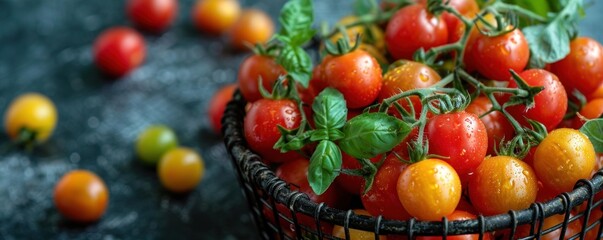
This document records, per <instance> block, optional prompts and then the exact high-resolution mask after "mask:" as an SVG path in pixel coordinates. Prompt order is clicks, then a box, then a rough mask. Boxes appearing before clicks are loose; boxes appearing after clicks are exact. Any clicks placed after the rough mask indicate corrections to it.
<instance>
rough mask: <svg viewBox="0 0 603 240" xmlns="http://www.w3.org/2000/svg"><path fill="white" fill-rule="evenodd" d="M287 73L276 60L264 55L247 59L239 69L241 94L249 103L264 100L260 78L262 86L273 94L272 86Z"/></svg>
mask: <svg viewBox="0 0 603 240" xmlns="http://www.w3.org/2000/svg"><path fill="white" fill-rule="evenodd" d="M286 73H287V72H286V71H285V69H284V68H283V67H281V66H280V65H278V64H277V63H276V61H275V60H274V58H272V57H268V56H262V55H251V56H249V57H248V58H246V59H245V60H244V61H243V63H241V66H240V67H239V73H238V77H237V78H238V81H239V86H240V88H241V94H243V97H245V99H246V100H247V101H248V102H254V101H257V100H258V99H261V98H262V94H260V90H259V82H260V80H259V79H260V78H262V86H264V88H265V89H266V90H268V92H272V86H273V85H274V82H276V80H277V79H278V77H279V76H280V75H285V74H286Z"/></svg>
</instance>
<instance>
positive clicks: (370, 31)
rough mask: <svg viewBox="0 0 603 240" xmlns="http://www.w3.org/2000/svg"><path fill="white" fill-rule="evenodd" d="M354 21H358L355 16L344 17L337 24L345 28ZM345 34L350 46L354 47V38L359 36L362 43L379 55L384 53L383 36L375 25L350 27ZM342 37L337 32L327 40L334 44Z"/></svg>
mask: <svg viewBox="0 0 603 240" xmlns="http://www.w3.org/2000/svg"><path fill="white" fill-rule="evenodd" d="M356 21H358V17H357V16H346V17H343V18H341V20H339V22H337V24H338V25H342V26H345V25H348V24H351V23H354V22H356ZM346 33H347V34H348V37H349V38H350V45H351V46H354V43H355V42H356V36H357V35H360V36H361V38H362V39H361V40H362V43H366V44H368V45H371V46H373V47H374V48H375V49H376V50H377V51H378V52H379V53H380V54H381V55H383V54H384V53H385V50H386V49H385V40H384V36H385V35H384V34H383V30H381V28H379V27H378V26H377V25H374V24H369V25H358V26H354V27H350V28H347V29H346ZM342 37H343V35H342V34H341V33H340V32H337V33H336V34H334V35H333V36H332V37H330V38H329V40H331V42H333V43H335V42H337V40H339V39H340V38H342ZM371 55H372V54H371Z"/></svg>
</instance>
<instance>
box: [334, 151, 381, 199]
mask: <svg viewBox="0 0 603 240" xmlns="http://www.w3.org/2000/svg"><path fill="white" fill-rule="evenodd" d="M341 155H342V162H341V168H342V169H349V170H360V169H361V168H362V165H361V164H360V163H359V162H358V160H356V159H355V158H354V157H352V156H350V155H348V154H346V153H344V152H342V153H341ZM380 160H381V155H379V156H376V157H374V158H371V159H370V161H371V162H373V163H377V162H379V161H380ZM335 182H336V183H337V184H338V185H339V186H341V188H342V189H343V190H345V191H347V192H348V193H351V194H354V195H360V193H362V191H363V190H364V186H363V185H364V179H363V178H362V177H360V176H354V175H348V174H339V176H337V178H335Z"/></svg>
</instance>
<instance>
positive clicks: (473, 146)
mask: <svg viewBox="0 0 603 240" xmlns="http://www.w3.org/2000/svg"><path fill="white" fill-rule="evenodd" d="M425 137H427V140H428V141H429V153H430V154H436V155H440V156H444V157H448V158H447V159H444V161H446V162H447V163H449V164H450V165H452V167H453V168H454V170H456V172H457V173H458V175H459V177H460V178H461V181H462V182H463V183H465V182H466V181H467V177H468V175H469V174H470V173H472V172H473V171H475V169H476V168H477V167H478V166H479V165H480V163H481V162H482V161H483V160H484V157H486V152H487V151H488V133H487V131H486V127H485V126H484V123H483V122H482V121H481V120H480V119H479V118H478V117H477V115H475V114H473V113H467V112H464V111H463V112H453V113H447V114H440V115H436V116H434V117H432V118H431V119H429V120H428V121H427V125H425Z"/></svg>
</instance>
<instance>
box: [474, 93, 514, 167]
mask: <svg viewBox="0 0 603 240" xmlns="http://www.w3.org/2000/svg"><path fill="white" fill-rule="evenodd" d="M491 108H492V102H490V100H489V99H488V97H485V96H481V97H477V98H476V99H474V100H473V102H471V103H470V104H469V106H467V108H466V109H465V111H466V112H469V113H473V114H475V115H477V116H481V115H482V114H484V113H486V112H488V111H490V109H491ZM480 120H481V121H482V122H483V123H484V126H485V127H486V132H487V134H488V154H491V155H494V153H495V152H494V149H495V146H496V147H497V146H498V145H499V143H500V141H502V140H503V139H504V140H510V139H511V138H513V136H514V135H515V130H514V129H513V126H512V125H511V123H509V121H508V120H507V118H505V116H504V115H503V114H502V113H501V112H498V111H494V112H490V113H488V114H487V115H485V116H483V117H481V118H480Z"/></svg>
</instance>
